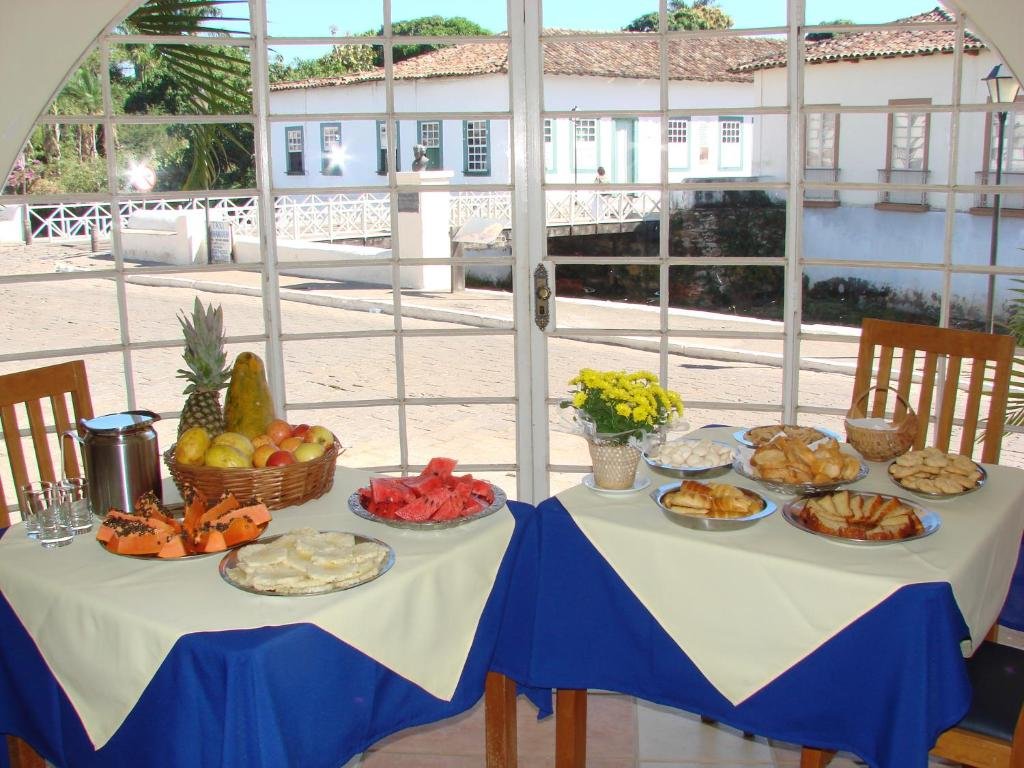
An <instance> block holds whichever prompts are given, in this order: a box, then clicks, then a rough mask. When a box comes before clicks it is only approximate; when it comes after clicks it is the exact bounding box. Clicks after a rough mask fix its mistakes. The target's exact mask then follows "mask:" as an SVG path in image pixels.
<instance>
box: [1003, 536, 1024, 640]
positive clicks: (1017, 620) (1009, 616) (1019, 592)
mask: <svg viewBox="0 0 1024 768" xmlns="http://www.w3.org/2000/svg"><path fill="white" fill-rule="evenodd" d="M999 623H1000V624H1002V625H1003V626H1004V627H1009V628H1010V629H1016V630H1017V631H1019V632H1024V539H1021V542H1020V554H1019V555H1018V556H1017V567H1016V568H1015V569H1014V571H1013V580H1012V581H1011V582H1010V594H1009V595H1007V597H1006V604H1005V605H1003V612H1002V613H1000V614H999Z"/></svg>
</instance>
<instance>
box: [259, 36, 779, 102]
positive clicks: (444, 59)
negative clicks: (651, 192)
mask: <svg viewBox="0 0 1024 768" xmlns="http://www.w3.org/2000/svg"><path fill="white" fill-rule="evenodd" d="M546 34H547V35H548V39H546V40H545V41H544V72H545V74H549V75H578V76H584V77H626V78H642V79H656V78H657V77H658V73H659V72H660V67H661V65H660V60H659V56H658V41H657V39H655V38H653V37H651V36H650V35H648V34H646V33H631V34H630V35H629V36H626V37H620V38H600V37H596V38H595V39H593V40H582V39H578V38H577V39H573V40H566V41H564V42H561V41H558V40H556V39H552V38H556V37H557V36H558V35H568V34H577V35H579V34H586V33H579V32H569V31H567V30H548V31H547V33H546ZM633 35H635V37H633ZM784 49H785V44H784V43H783V42H782V41H780V40H773V39H768V38H763V37H743V36H739V35H737V36H729V37H709V38H703V39H696V38H686V39H681V40H675V41H673V42H672V43H671V44H670V47H669V77H670V78H671V79H673V80H700V81H731V82H749V81H750V80H751V79H752V75H750V74H749V73H747V72H742V71H739V69H738V68H739V65H740V64H742V63H743V62H747V61H750V60H751V59H755V58H756V59H766V57H770V56H773V55H774V56H777V55H778V54H779V53H780V52H781V51H783V50H784ZM393 71H394V77H395V79H396V80H407V79H420V78H428V77H430V78H435V77H470V76H473V75H482V74H492V73H495V72H507V71H508V47H507V45H505V44H504V43H467V44H465V45H454V46H451V47H448V48H442V49H440V50H437V51H431V52H429V53H425V54H423V55H421V56H416V57H414V58H411V59H405V60H404V61H400V62H398V63H397V64H395V66H394V70H393ZM383 78H384V70H383V68H377V69H373V70H368V71H366V72H356V73H354V74H351V75H346V76H344V77H337V78H321V79H315V80H299V81H293V82H286V83H275V84H274V85H272V86H271V90H292V89H296V88H323V87H328V86H337V85H349V84H352V83H361V82H368V81H372V80H382V79H383Z"/></svg>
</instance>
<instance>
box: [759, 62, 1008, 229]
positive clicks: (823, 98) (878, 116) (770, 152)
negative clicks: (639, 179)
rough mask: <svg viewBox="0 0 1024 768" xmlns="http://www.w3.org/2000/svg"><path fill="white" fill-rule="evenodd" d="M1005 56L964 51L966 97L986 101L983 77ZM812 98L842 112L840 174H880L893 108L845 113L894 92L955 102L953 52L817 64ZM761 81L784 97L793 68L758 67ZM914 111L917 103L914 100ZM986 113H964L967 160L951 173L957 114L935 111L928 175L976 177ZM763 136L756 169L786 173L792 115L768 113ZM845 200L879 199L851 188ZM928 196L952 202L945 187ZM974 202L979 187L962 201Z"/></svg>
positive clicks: (864, 179) (851, 177)
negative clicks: (785, 117) (789, 117)
mask: <svg viewBox="0 0 1024 768" xmlns="http://www.w3.org/2000/svg"><path fill="white" fill-rule="evenodd" d="M996 63H997V60H996V58H995V57H994V56H993V55H992V54H991V53H989V52H988V51H982V52H981V53H980V54H978V55H969V56H965V57H964V71H963V95H962V97H961V98H962V103H964V104H984V103H985V102H986V97H987V94H988V91H987V88H986V86H985V83H983V82H982V80H981V78H983V77H984V76H985V75H986V74H988V72H989V70H991V68H992V67H993V66H994V65H995V64H996ZM806 72H807V78H806V82H805V85H804V103H805V104H806V105H808V106H810V105H830V107H831V108H829V109H824V108H823V109H822V111H835V110H836V109H838V110H839V111H840V116H839V159H838V167H839V171H840V174H839V181H840V182H850V183H870V184H877V183H878V182H879V170H880V169H884V168H885V166H886V152H887V142H888V115H887V114H885V113H851V112H846V113H843V112H842V111H841V110H842V108H843V107H860V106H886V105H888V104H889V102H890V100H893V99H930V100H931V103H932V104H934V105H940V104H949V103H950V102H951V99H952V97H953V93H952V89H951V84H952V82H953V56H952V55H946V54H936V55H932V56H906V57H894V58H883V59H872V60H863V61H860V62H836V63H830V64H816V65H812V66H809V67H808V68H807V69H806ZM756 82H757V86H758V87H759V88H760V89H762V90H763V93H764V99H765V101H766V102H767V103H774V102H776V101H777V100H778V99H780V98H784V96H785V90H786V70H785V69H771V70H765V71H762V72H758V73H757V74H756ZM907 111H911V112H912V111H913V107H912V106H908V107H907ZM985 124H986V123H985V115H984V113H980V112H979V113H962V114H961V117H960V125H959V133H960V146H959V167H958V169H954V172H953V173H952V174H951V172H950V167H949V136H950V115H949V114H944V113H932V115H931V124H930V127H929V149H928V170H929V175H928V179H927V183H929V184H945V183H946V182H947V181H949V180H950V179H951V178H953V180H955V181H956V182H957V183H960V184H975V183H976V181H975V173H976V172H977V171H980V170H982V168H983V147H984V141H985ZM762 125H763V133H761V134H760V135H761V136H762V137H763V138H762V140H761V141H759V148H758V159H757V162H756V163H755V167H754V172H755V173H756V174H759V175H761V176H762V177H764V178H775V179H785V171H784V169H785V167H786V164H785V161H786V157H785V153H786V135H785V132H786V125H785V121H784V120H782V121H778V120H773V119H770V118H769V119H765V120H764V121H763V123H762ZM840 200H841V202H842V203H843V205H874V204H875V203H876V202H878V193H877V192H875V191H845V190H844V191H843V192H841V193H840ZM928 203H929V204H930V205H931V206H933V207H943V208H944V207H945V205H946V200H945V195H944V194H932V195H929V197H928ZM971 205H973V196H972V195H961V196H959V197H958V199H957V208H958V209H960V210H966V209H967V208H969V207H971Z"/></svg>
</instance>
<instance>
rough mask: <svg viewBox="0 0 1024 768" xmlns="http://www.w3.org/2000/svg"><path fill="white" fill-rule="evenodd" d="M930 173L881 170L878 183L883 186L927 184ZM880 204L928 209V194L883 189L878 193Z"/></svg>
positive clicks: (890, 169)
mask: <svg viewBox="0 0 1024 768" xmlns="http://www.w3.org/2000/svg"><path fill="white" fill-rule="evenodd" d="M928 173H929V172H928V171H910V170H905V169H902V168H881V169H879V171H878V181H879V183H881V184H927V183H928ZM878 202H879V203H881V204H883V205H913V206H920V207H921V208H927V207H928V193H927V192H917V191H915V190H912V189H883V190H880V191H879V193H878Z"/></svg>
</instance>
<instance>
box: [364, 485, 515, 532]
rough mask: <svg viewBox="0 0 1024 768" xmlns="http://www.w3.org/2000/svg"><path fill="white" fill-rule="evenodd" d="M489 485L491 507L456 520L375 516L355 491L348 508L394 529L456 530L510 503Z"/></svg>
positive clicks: (500, 492)
mask: <svg viewBox="0 0 1024 768" xmlns="http://www.w3.org/2000/svg"><path fill="white" fill-rule="evenodd" d="M485 482H486V481H485ZM488 485H490V486H491V490H493V491H494V501H493V502H492V503H491V504H490V506H487V507H484V508H483V509H481V510H480V511H479V512H477V513H476V514H473V515H466V516H465V517H457V518H455V519H454V520H425V521H424V522H422V523H417V522H413V521H412V520H402V519H401V518H390V517H381V516H380V515H375V514H373V513H372V512H370V511H369V510H368V509H366V507H364V506H363V503H362V502H361V501H360V500H359V491H358V490H356V491H353V492H352V495H351V496H349V497H348V508H349V509H350V510H352V511H353V512H354V513H355V514H356V515H357V516H358V517H361V518H363V519H364V520H372V521H373V522H375V523H384V525H390V526H391V527H392V528H408V529H411V530H416V531H439V530H442V529H444V528H455V527H456V526H459V525H465V524H466V523H471V522H473V521H474V520H479V519H480V518H481V517H487V516H488V515H493V514H494V513H495V512H497V511H498V510H499V509H501V508H502V507H503V506H505V503H506V502H507V501H508V497H507V496H506V495H505V492H504V491H503V490H501V488H499V487H498V486H496V485H495V484H494V483H488Z"/></svg>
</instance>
